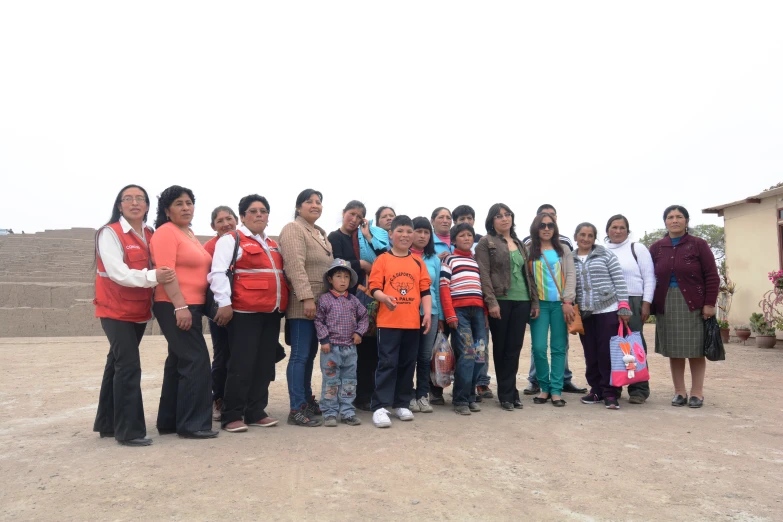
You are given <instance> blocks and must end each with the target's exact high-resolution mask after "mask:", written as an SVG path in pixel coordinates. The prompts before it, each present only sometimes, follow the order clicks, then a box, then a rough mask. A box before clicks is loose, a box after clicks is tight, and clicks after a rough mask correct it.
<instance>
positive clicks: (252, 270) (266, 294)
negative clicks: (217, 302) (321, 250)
mask: <svg viewBox="0 0 783 522" xmlns="http://www.w3.org/2000/svg"><path fill="white" fill-rule="evenodd" d="M237 233H238V234H239V246H240V247H242V257H241V258H239V260H238V261H237V264H236V265H235V267H234V292H233V295H232V296H231V306H232V308H233V309H234V310H239V311H243V312H273V311H275V309H277V310H279V311H281V312H285V309H286V307H287V306H288V285H286V283H285V276H284V275H283V256H282V255H280V250H279V249H278V248H277V243H275V242H274V241H273V240H271V239H267V240H266V244H267V248H268V251H267V249H265V248H264V247H263V246H262V245H261V243H259V242H258V241H256V240H255V239H254V238H252V237H248V236H246V235H244V234H243V233H242V232H241V231H239V230H237Z"/></svg>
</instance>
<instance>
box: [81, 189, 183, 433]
mask: <svg viewBox="0 0 783 522" xmlns="http://www.w3.org/2000/svg"><path fill="white" fill-rule="evenodd" d="M149 209H150V198H149V196H148V195H147V191H146V190H144V189H143V188H142V187H140V186H139V185H128V186H126V187H123V188H122V190H120V192H119V193H118V194H117V197H116V198H114V206H113V207H112V212H111V218H110V219H109V222H108V223H106V225H104V226H103V227H101V229H100V230H98V233H97V234H96V236H95V266H96V267H97V274H96V276H95V300H94V301H93V303H94V304H95V317H98V318H100V320H101V327H102V328H103V331H104V332H105V333H106V337H107V338H108V339H109V354H108V355H107V356H106V367H105V368H104V370H103V381H102V382H101V392H100V395H99V397H98V413H97V414H96V416H95V424H94V426H93V431H97V432H99V433H100V434H101V438H104V437H114V438H115V439H116V440H117V442H118V443H120V444H122V445H125V446H148V445H150V444H152V439H150V438H148V437H147V425H146V423H145V422H144V404H143V403H142V398H141V360H140V358H139V345H140V344H141V339H142V337H143V336H144V330H145V329H146V328H147V323H148V322H149V321H151V320H152V289H153V288H154V287H155V286H157V285H158V284H159V283H170V282H172V281H174V279H175V277H174V271H173V270H171V269H170V268H169V267H168V266H162V265H161V266H160V267H159V268H158V269H152V263H151V257H150V247H149V244H150V239H152V234H153V232H152V229H151V228H150V227H148V226H147V225H146V221H147V214H148V212H149Z"/></svg>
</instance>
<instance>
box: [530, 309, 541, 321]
mask: <svg viewBox="0 0 783 522" xmlns="http://www.w3.org/2000/svg"><path fill="white" fill-rule="evenodd" d="M540 313H541V310H540V309H538V308H533V309H531V310H530V318H531V319H538V314H540Z"/></svg>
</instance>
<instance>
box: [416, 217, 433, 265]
mask: <svg viewBox="0 0 783 522" xmlns="http://www.w3.org/2000/svg"><path fill="white" fill-rule="evenodd" d="M419 228H424V229H427V230H429V231H430V240H429V241H427V244H426V245H425V246H424V256H423V257H430V256H434V255H435V237H434V236H435V232H434V231H433V230H432V223H430V220H429V219H427V218H425V217H424V216H418V217H415V218H413V230H414V231H416V230H417V229H419Z"/></svg>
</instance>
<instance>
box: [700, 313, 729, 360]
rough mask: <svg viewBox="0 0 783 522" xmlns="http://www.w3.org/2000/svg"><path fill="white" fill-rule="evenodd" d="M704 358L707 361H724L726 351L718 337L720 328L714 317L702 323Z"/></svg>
mask: <svg viewBox="0 0 783 522" xmlns="http://www.w3.org/2000/svg"><path fill="white" fill-rule="evenodd" d="M704 356H705V357H706V358H707V360H708V361H725V360H726V349H725V348H724V347H723V339H721V337H720V327H719V326H718V321H717V320H716V319H715V317H710V318H709V319H707V320H706V321H704Z"/></svg>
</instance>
